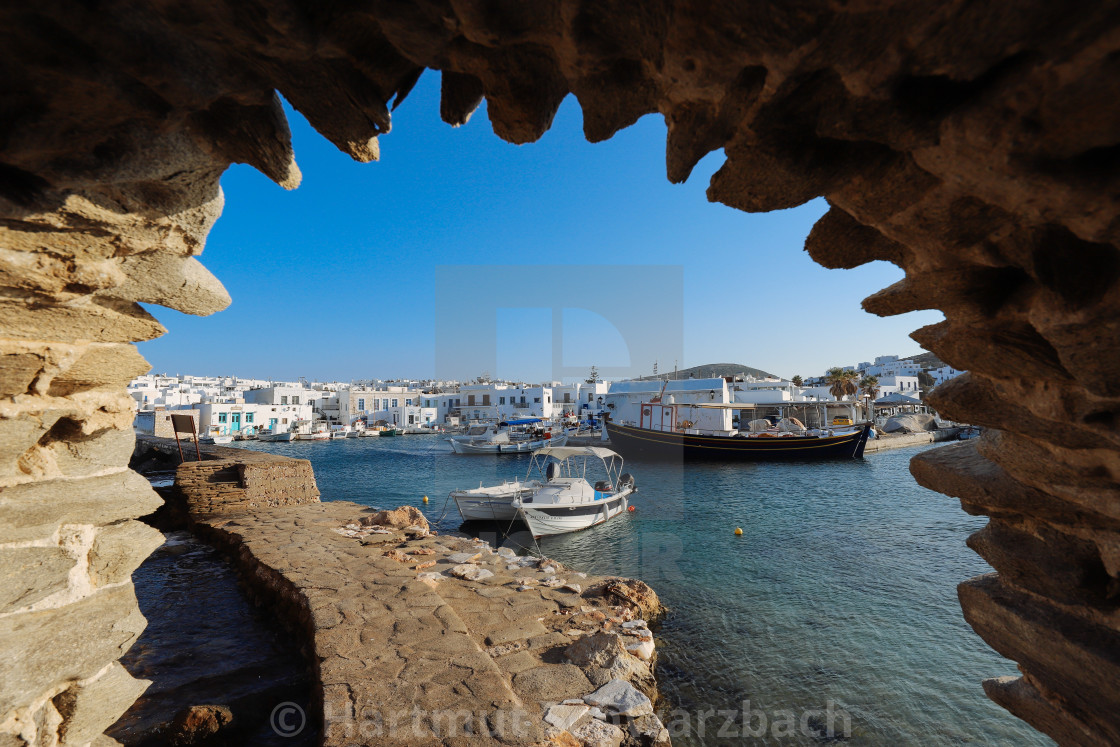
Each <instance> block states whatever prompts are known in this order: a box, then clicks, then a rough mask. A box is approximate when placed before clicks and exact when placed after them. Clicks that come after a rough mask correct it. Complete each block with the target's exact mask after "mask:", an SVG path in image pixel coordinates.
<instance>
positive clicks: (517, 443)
mask: <svg viewBox="0 0 1120 747" xmlns="http://www.w3.org/2000/svg"><path fill="white" fill-rule="evenodd" d="M567 442H568V434H567V433H552V432H545V433H544V434H543V435H541V436H539V437H535V438H534V437H530V438H523V439H516V440H514V439H512V438H510V435H509V433H508V432H507V431H499V432H498V433H496V434H494V436H493V437H491V438H490V439H489V440H486V441H452V442H451V450H452V451H454V452H455V453H456V454H518V453H520V454H528V453H530V452H533V451H537V450H538V449H543V448H546V447H549V446H563V445H564V444H566V443H567Z"/></svg>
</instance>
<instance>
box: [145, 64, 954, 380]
mask: <svg viewBox="0 0 1120 747" xmlns="http://www.w3.org/2000/svg"><path fill="white" fill-rule="evenodd" d="M289 118H290V120H291V123H292V130H293V132H292V135H293V141H294V144H295V151H296V160H297V162H298V163H299V165H300V168H301V170H302V172H303V183H302V185H301V186H300V187H299V188H298V189H297V190H295V191H293V192H286V191H284V190H283V189H281V188H280V187H277V186H276V185H274V184H273V183H272V182H270V181H268V180H267V179H266V178H265V177H263V176H262V175H260V174H259V173H257V172H256V171H254V170H253V169H251V168H250V167H248V166H241V165H237V166H234V167H232V168H230V169H229V170H228V171H227V172H226V174H225V175H224V176H223V177H222V187H223V189H224V191H225V198H226V204H225V211H224V213H223V215H222V217H221V219H219V220H218V222H217V224H216V226H215V227H214V230H213V231H212V232H211V235H210V238H209V241H208V243H207V247H206V251H205V252H204V253H203V254H202V256H201V260H202V262H203V263H204V264H205V265H206V266H207V267H208V268H209V269H210V271H211V272H213V273H214V274H215V275H216V276H217V277H218V278H219V279H221V280H222V282H223V283H224V284H225V286H226V288H227V289H228V290H229V292H230V295H231V296H232V297H233V304H232V305H231V306H230V307H229V308H228V309H227V310H225V311H223V312H221V313H219V314H217V315H214V316H211V317H201V318H200V317H190V316H186V315H183V314H179V313H178V312H174V311H170V310H168V309H164V308H160V307H150V308H149V310H150V311H151V312H152V313H153V314H154V315H155V316H156V317H157V318H158V319H159V320H160V321H162V322H163V324H164V325H165V326H166V327H167V328H168V334H167V335H165V336H164V337H162V338H160V339H157V340H154V341H152V342H147V343H142V344H141V345H140V351H141V353H143V355H144V356H145V357H146V358H147V359H148V361H150V362H151V364H152V367H153V370H155V371H160V372H169V373H176V372H178V373H196V374H210V375H229V374H236V375H239V376H244V377H254V378H265V377H274V378H277V379H295V378H297V377H298V376H307V377H309V378H313V379H320V380H324V379H326V380H335V379H338V380H350V379H356V378H374V377H379V378H386V377H394V376H402V377H427V376H431V375H433V374H436V373H437V370H436V368H437V364H436V361H437V355H436V352H435V345H436V342H435V340H436V327H437V325H443V324H449V323H451V322H452V321H454V322H455V323H456V324H458V325H459V326H462V324H463V320H464V319H468V320H470V321H471V322H472V323H473V321H474V319H475V318H476V317H477V320H478V324H477V333H478V335H480V336H481V337H485V336H489V337H490V338H493V337H494V336H495V335H496V336H497V339H498V341H499V342H498V345H497V350H496V356H495V355H491V356H490V358H489V359H490V360H493V361H494V365H493V366H492V368H494V369H495V370H490V373H491V374H494V375H497V376H501V377H506V378H524V379H528V380H546V379H550V378H552V377H553V375H554V372H555V371H556V370H557V369H556V368H555V366H556V365H560V362H559V361H553V359H552V358H553V353H554V351H555V350H556V349H557V348H556V347H555V346H554V345H553V343H552V340H553V335H554V331H556V330H557V329H558V328H557V327H556V326H554V324H553V312H552V309H554V308H561V307H562V308H563V309H565V310H564V311H563V312H561V313H560V315H559V317H558V318H560V319H562V325H561V327H562V336H563V339H564V352H563V358H564V360H563V365H566V366H569V367H572V366H583V365H591V364H592V363H595V364H598V365H600V366H625V365H630V366H631V367H632V368H633V369H634V370H636V371H639V372H642V373H648V372H649V369H650V368H651V366H652V363H653V361H652V360H646V358H652V357H660V358H661V360H660V367H661V370H666V368H669V369H671V368H672V366H673V363H674V358H677V357H680V358H682V360H680V362H679V365H680V366H681V367H682V368H683V367H686V366H692V365H698V364H703V363H716V362H734V363H743V364H746V365H750V366H755V367H758V368H762V369H765V370H768V371H771V372H774V373H777V374H780V375H783V376H786V377H789V376H793V375H794V374H801V375H802V376H810V375H814V374H818V373H822V372H823V370H824V369H825V368H826V367H828V366H830V365H836V364H846V363H856V362H858V361H861V360H869V359H871V358H872V357H873V356H875V355H881V354H900V355H911V354H914V353H918V352H921V351H920V348H919V347H918V346H917V344H916V343H914V342H913V341H912V340H910V339H909V337H908V336H907V335H908V333H909V332H910V331H912V330H914V329H916V328H917V327H920V326H922V325H924V324H929V323H932V322H935V321H938V320H939V319H940V318H941V316H940V314H939V313H936V312H917V313H913V314H908V315H905V316H902V317H893V318H888V319H880V318H878V317H875V316H872V315H870V314H867V313H866V312H864V311H863V310H862V309H861V308H860V305H859V303H860V300H861V299H863V298H864V297H865V296H867V295H869V294H871V293H873V292H875V291H876V290H878V289H880V288H883V287H886V286H887V285H889V284H891V283H893V282H895V281H896V280H898V279H900V278H901V277H902V272H901V270H899V269H898V268H896V267H894V266H892V265H889V264H886V263H882V262H876V263H873V264H871V265H867V266H864V267H862V268H858V269H856V270H849V271H840V270H826V269H824V268H822V267H820V266H819V265H817V264H815V263H814V262H813V261H812V260H811V259H809V256H808V255H807V254H806V253H805V251H804V250H803V243H804V240H805V237H806V235H808V232H809V229H810V228H811V227H812V225H813V223H814V222H815V221H816V219H817V218H819V217H820V216H821V215H822V214H823V213H824V211H825V209H826V206H825V204H824V202H823V200H817V201H814V202H811V203H809V204H807V205H803V206H801V207H799V208H796V209H793V210H785V211H780V212H775V213H768V214H764V215H749V214H747V213H743V212H739V211H736V210H732V209H731V208H728V207H725V206H723V205H719V204H715V203H709V202H708V201H707V198H706V197H705V195H704V191H705V189H706V188H707V185H708V180H709V178H710V176H711V174H712V173H714V172H715V170H716V169H718V168H719V165H720V163H721V162H722V160H723V154H722V152H716V153H712V154H710V155H709V156H708V157H707V158H705V159H704V160H703V161H702V162H701V163H700V164H699V166H697V168H696V170H695V171H694V172H693V174H692V177H691V178H690V179H689V181H688V182H687V183H686V184H684V185H672V184H670V183H669V182H668V181H667V180H666V178H665V165H664V163H665V125H664V122H663V120H662V118H661V117H660V116H655V115H651V116H647V117H645V118H643V119H642V120H641V121H639V122H638V123H637V124H635V125H634V126H632V127H630V128H628V129H626V130H623V131H622V132H619V133H618V134H617V135H615V136H614V138H612V139H611V140H609V141H607V142H605V143H598V144H595V145H592V144H589V143H587V142H586V141H585V140H584V138H583V135H582V118H581V113H580V109H579V106H578V104H577V103H576V101H575V99H574V98H572V97H569V98H568V99H567V100H566V101H565V102H564V104H563V106H561V108H560V111H559V113H558V114H557V116H556V120H555V122H554V124H553V127H552V129H551V130H550V131H549V132H548V133H546V134H545V135H544V137H542V138H541V140H540V141H538V142H536V143H533V144H530V145H524V146H514V145H510V144H508V143H505V142H503V141H501V140H500V139H498V138H497V137H496V136H495V135H494V134H493V132H492V131H491V128H490V124H489V121H488V120H487V118H486V112H485V109H484V108H481V109H479V111H477V112H475V115H474V117H473V118H472V119H471V121H470V122H469V123H468V124H467V125H465V126H464V127H461V128H457V129H456V128H451V127H449V126H447V125H445V124H444V123H442V122H441V121H440V119H439V75H438V73H436V72H433V71H428V72H427V73H425V74H424V76H423V77H422V78H421V80H420V82H419V83H418V84H417V86H416V88H415V90H413V92H412V93H411V95H410V96H409V98H408V99H407V100H406V101H405V102H404V103H403V104H402V105H401V107H400V108H399V109H397V111H396V112H395V113H394V115H393V130H392V132H391V133H390V134H388V135H386V136H384V137H382V138H381V161H380V162H378V163H370V164H358V163H354V162H353V161H351V160H350V158H349V157H347V156H345V155H343V154H342V153H340V152H339V151H338V150H336V149H335V148H334V147H333V146H332V145H331V144H330V143H328V142H327V141H326V140H325V139H323V138H322V137H321V136H319V134H318V133H316V132H315V131H314V130H313V129H312V128H311V127H310V126H309V125H308V124H307V122H306V121H305V120H304V119H303V118H302V117H301V116H300V115H299V114H298V113H296V112H294V111H292V110H290V109H289ZM447 265H458V266H463V265H465V266H470V267H468V268H465V269H466V270H469V272H466V273H465V274H464V275H463V277H464V278H465V279H468V278H469V282H468V280H464V287H454V286H453V287H448V283H447V281H446V278H447V273H446V272H444V273H443V274H442V275H440V273H438V272H437V268H440V267H443V266H447ZM489 265H502V266H504V267H503V268H502V269H501V270H500V271H495V272H494V273H490V270H489V268H487V267H486V266H489ZM537 265H550V266H557V265H560V266H564V267H561V268H556V267H552V268H551V270H550V271H548V272H542V271H539V270H535V269H534V267H533V266H537ZM600 265H614V266H619V265H623V266H633V268H632V269H630V268H618V267H614V268H613V269H611V270H609V271H598V270H597V269H596V266H600ZM510 266H513V267H512V268H511V267H510ZM650 266H656V267H655V268H653V269H650ZM664 266H669V268H668V269H669V270H670V271H672V270H673V269H674V268H675V269H676V272H677V274H678V277H679V278H683V280H680V281H678V282H677V287H676V288H675V289H674V288H672V287H670V286H672V285H673V283H672V282H667V281H664V280H657V278H661V277H662V276H661V275H658V274H657V273H658V272H661V271H662V270H665V269H666V268H665V267H664ZM452 275H453V276H454V272H453V273H452ZM437 276H439V277H442V278H444V279H443V280H442V281H441V282H440V283H439V284H438V287H437ZM480 276H481V277H482V278H489V277H491V276H492V277H493V283H491V282H489V281H488V280H483V281H479V277H480ZM655 282H660V283H661V284H662V287H667V293H666V294H665V295H664V296H662V295H661V294H660V293H657V292H655V291H654V289H652V288H650V287H648V286H650V285H653V284H655ZM682 291H683V292H682ZM592 295H593V296H595V297H597V298H599V299H606V301H607V303H608V304H614V307H615V308H619V309H623V308H626V309H628V310H629V311H630V312H634V310H635V309H637V310H638V311H639V312H641V313H645V311H646V310H648V312H649V318H650V322H649V324H648V325H646V327H645V328H644V329H643V334H645V335H647V336H648V339H646V340H644V341H643V342H642V344H637V343H636V342H635V341H634V340H630V341H629V343H628V342H627V341H626V340H625V339H624V338H625V337H626V336H627V335H626V334H621V333H620V332H619V331H618V330H616V329H615V328H614V327H613V326H612V324H611V323H609V322H607V321H606V320H605V319H604V318H603V317H602V316H600V315H599V314H597V313H593V312H591V311H586V310H584V309H585V305H584V304H583V303H582V302H581V300H580V299H581V298H588V297H589V296H592ZM682 298H683V303H682V302H681V299H682ZM494 305H497V306H499V307H500V308H499V310H498V313H497V315H496V317H495V313H494V312H493V310H492V309H491V310H490V311H489V313H488V312H487V309H489V308H490V307H492V306H494ZM682 306H683V308H682ZM522 307H524V308H522ZM666 316H668V317H674V316H675V317H678V319H677V324H676V326H675V327H674V325H673V324H671V323H666V322H665V318H666ZM682 330H683V341H682V339H681V337H682V332H681V331H682ZM629 334H630V335H633V334H634V333H633V332H630V333H629ZM557 337H559V335H557ZM662 338H664V339H662ZM662 343H664V344H662ZM462 344H463V345H465V346H469V345H470V342H469V341H466V340H464V341H463V343H462ZM682 347H683V352H682ZM631 350H633V351H635V352H634V353H633V355H631V352H630V351H631ZM651 350H657V351H662V352H658V353H656V354H654V353H651V352H650V351H651ZM445 353H446V351H445ZM633 358H641V359H640V360H637V359H633ZM449 359H450V360H460V359H461V358H460V357H459V356H455V355H452V356H448V355H446V354H445V355H444V356H442V358H441V361H442V362H441V363H440V364H439V368H440V370H439V371H438V373H439V374H440V375H459V376H464V377H465V376H473V375H477V374H478V373H479V371H478V370H475V369H476V368H478V367H479V366H480V365H482V364H480V363H478V362H477V361H473V360H472V361H470V362H469V363H468V362H465V360H466V359H462V360H464V362H463V363H462V367H464V368H465V370H462V371H457V370H454V369H455V366H454V365H451V366H449V365H448V364H447V361H448V360H449ZM467 369H469V370H467Z"/></svg>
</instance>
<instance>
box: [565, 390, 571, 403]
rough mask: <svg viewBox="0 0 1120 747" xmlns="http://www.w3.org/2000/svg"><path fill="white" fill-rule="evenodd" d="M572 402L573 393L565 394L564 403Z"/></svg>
mask: <svg viewBox="0 0 1120 747" xmlns="http://www.w3.org/2000/svg"><path fill="white" fill-rule="evenodd" d="M571 401H572V393H571V392H564V402H571Z"/></svg>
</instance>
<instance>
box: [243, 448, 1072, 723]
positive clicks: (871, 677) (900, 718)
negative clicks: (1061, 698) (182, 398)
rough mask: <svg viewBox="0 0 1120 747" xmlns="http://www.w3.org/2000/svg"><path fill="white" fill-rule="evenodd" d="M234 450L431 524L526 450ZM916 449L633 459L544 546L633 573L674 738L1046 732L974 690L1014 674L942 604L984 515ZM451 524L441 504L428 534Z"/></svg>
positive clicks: (970, 557)
mask: <svg viewBox="0 0 1120 747" xmlns="http://www.w3.org/2000/svg"><path fill="white" fill-rule="evenodd" d="M241 445H243V446H244V447H245V448H252V449H259V450H264V451H270V452H274V453H277V454H283V455H285V456H292V457H300V458H306V459H310V460H311V462H312V464H313V466H314V468H315V475H316V478H317V480H318V483H319V489H320V490H321V491H322V494H323V499H324V500H350V501H355V502H357V503H362V504H366V505H369V506H375V507H379V508H391V507H395V506H398V505H402V504H410V505H414V506H416V507H418V508H421V509H422V510H423V511H424V512H425V514H426V515H427V516H428V517H429V520H431V521H436V520H437V519H438V518H439V517H440V516H441V514H443V511H444V508H445V498H446V496H447V493H448V492H449V491H450V490H452V489H454V488H459V487H473V486H477V485H478V484H479V483H480V482H482V483H486V484H489V483H490V482H493V481H496V480H500V479H504V478H510V477H514V476H522V477H523V476H524V474H525V471H526V469H527V468H528V466H529V457H527V456H512V455H506V456H500V457H499V456H481V457H480V456H474V457H466V456H457V455H454V454H451V452H450V447H449V446H448V445H447V443H446V442H444V441H443V440H442V439H441V438H440V437H438V436H399V437H397V438H386V439H346V440H343V441H339V440H335V441H327V442H307V441H304V442H293V443H257V442H247V443H244V444H241ZM915 453H917V450H916V449H899V450H895V451H887V452H883V453H879V454H871V455H869V456H868V457H867V458H866V459H865V460H863V461H838V462H831V463H822V464H756V465H718V464H714V465H687V466H683V467H682V466H681V465H671V464H664V463H644V462H628V463H627V465H626V471H628V472H631V473H632V474H633V475H634V477H635V479H636V482H637V486H638V489H639V492H638V494H637V495H636V496H635V498H634V500H633V505H635V506H636V507H637V508H636V510H635V511H634V512H633V513H630V514H628V515H625V516H620V517H618V518H616V519H613V520H611V521H609V522H608V523H607V524H605V525H602V526H600V527H596V528H594V529H591V530H589V531H586V532H581V533H578V534H572V535H567V536H563V537H554V538H546V539H544V540H542V541H541V549H542V550H543V551H544V552H545V554H547V555H548V556H550V557H553V558H556V559H558V560H560V561H562V562H564V563H567V564H570V565H572V566H575V567H577V568H579V569H581V570H585V571H588V572H590V573H594V574H618V575H625V576H633V577H638V578H641V579H643V580H645V581H647V582H649V583H650V584H651V585H652V586H653V587H654V588H655V589H656V590H657V592H658V594H659V595H660V597H661V599H662V601H663V602H664V603H665V604H666V605H667V606H668V607H669V610H670V611H669V613H668V614H667V615H666V617H665V618H664V620H663V621H662V622H661V624H660V626H659V628H658V629H657V631H656V635H657V640H658V652H659V660H658V672H657V674H658V680H659V684H660V687H661V691H662V694H663V696H664V702H663V704H662V705H661V711H660V715H661V716H662V719H663V720H664V721H665V722H666V725H667V726H668V727H669V728H670V730H671V732H672V733H673V738H674V743H676V744H686V745H687V744H746V743H763V742H774V741H782V742H790V743H814V742H819V741H827V737H825V738H824V739H822V738H821V737H820V736H819V735H820V734H821V733H822V732H824V731H825V730H827V728H828V725H829V720H830V715H831V722H832V726H833V729H834V731H836V732H843V730H844V727H845V720H844V719H845V716H846V717H847V719H848V720H849V721H850V731H849V733H848V738H847V740H846V741H848V742H849V743H851V744H867V745H895V744H923V745H930V744H935V745H947V744H958V743H965V742H967V743H973V744H999V745H1004V744H1015V745H1031V744H1051V742H1050V741H1049V740H1048V739H1047V738H1045V737H1043V736H1041V735H1040V734H1038V733H1037V732H1035V731H1034V730H1033V729H1031V728H1030V727H1029V726H1027V725H1026V724H1025V723H1023V722H1021V721H1019V720H1018V719H1016V718H1014V717H1013V716H1011V715H1010V714H1009V713H1007V712H1006V711H1004V710H1003V709H1001V708H999V707H998V706H996V705H995V704H994V703H992V702H991V701H989V700H988V699H987V698H986V697H985V696H984V693H983V691H982V690H981V687H980V681H981V680H982V679H983V678H985V677H994V676H999V675H1008V674H1016V669H1015V664H1014V662H1011V661H1009V660H1007V659H1003V658H1002V657H1000V656H999V655H998V654H996V653H995V652H994V651H992V650H991V649H990V648H988V647H987V646H986V645H985V644H984V643H983V641H981V639H980V638H979V637H978V636H976V634H975V633H973V632H972V629H971V628H969V627H968V625H967V624H966V623H965V621H964V619H963V617H962V616H961V610H960V606H959V605H958V603H957V598H956V585H957V583H959V582H960V581H962V580H964V579H966V578H969V577H971V576H976V575H979V574H982V573H987V572H989V571H990V570H991V569H990V568H989V567H988V566H987V565H986V564H985V563H984V562H983V561H982V560H981V559H980V558H979V557H978V556H977V555H976V554H974V553H973V552H972V551H971V550H969V549H968V548H967V547H966V546H965V538H966V537H967V536H968V535H969V534H970V533H972V532H974V531H976V530H977V529H979V528H980V527H981V526H983V523H984V520H983V519H979V518H976V517H971V516H968V515H967V514H965V513H963V512H962V511H961V510H960V506H959V504H958V503H957V501H955V500H953V499H951V498H948V497H946V496H943V495H940V494H938V493H934V492H932V491H929V490H926V489H924V488H921V487H919V486H918V485H917V484H916V483H915V482H914V480H913V478H912V477H911V476H910V473H909V471H908V469H907V468H908V462H909V460H910V458H911V457H912V456H914V454H915ZM424 495H427V496H428V497H429V503H428V504H427V505H425V504H423V503H422V502H421V499H422V497H423V496H424ZM458 525H459V517H458V514H457V513H456V511H455V507H454V503H450V504H448V505H447V507H446V515H445V516H444V520H443V523H442V528H443V529H444V530H452V529H455V528H457V527H458ZM736 527H742V529H743V535H742V536H740V537H737V536H735V535H734V529H735V528H736ZM483 536H484V537H485V536H486V533H485V532H484V533H483ZM487 539H493V538H492V537H487ZM512 539H513V540H514V541H517V540H520V541H522V542H525V543H526V544H531V543H532V541H531V540H530V539H526V537H525V535H524V534H523V533H522V534H520V535H515V536H514V537H513V538H512ZM747 702H749V706H747V705H745V704H746V703H747ZM706 712H707V713H706ZM806 727H807V729H808V730H809V732H811V733H815V734H817V735H818V736H812V735H806V733H805V732H803V731H802V729H803V728H806ZM721 730H722V733H721ZM755 737H757V738H755Z"/></svg>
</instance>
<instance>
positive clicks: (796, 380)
mask: <svg viewBox="0 0 1120 747" xmlns="http://www.w3.org/2000/svg"><path fill="white" fill-rule="evenodd" d="M790 381H791V382H793V385H794V386H805V381H804V379H802V378H801V377H800V376H794V377H793V378H792V379H790Z"/></svg>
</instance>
